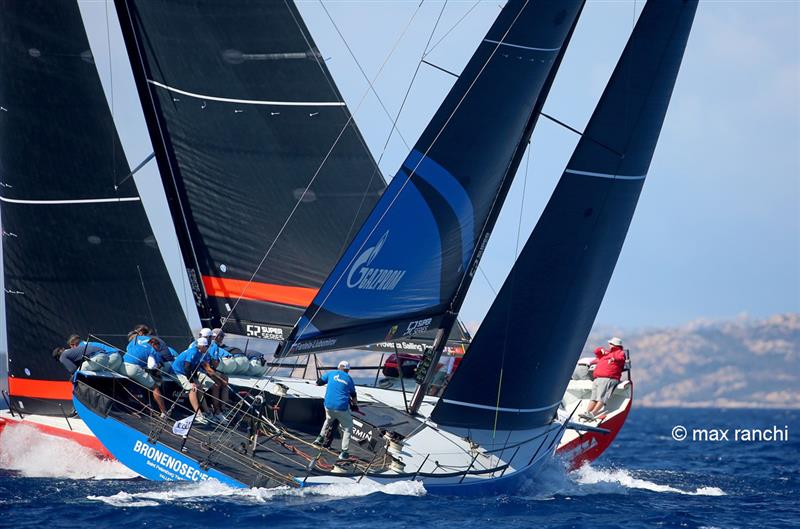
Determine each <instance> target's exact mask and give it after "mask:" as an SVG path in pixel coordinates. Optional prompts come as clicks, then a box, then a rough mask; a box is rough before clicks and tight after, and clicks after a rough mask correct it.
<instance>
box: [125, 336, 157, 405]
mask: <svg viewBox="0 0 800 529" xmlns="http://www.w3.org/2000/svg"><path fill="white" fill-rule="evenodd" d="M122 361H123V363H122V374H124V375H125V376H127V377H128V378H130V379H131V380H133V381H135V382H138V383H139V384H141V385H142V386H144V387H146V388H147V389H149V390H151V391H152V392H153V399H154V400H155V401H156V404H158V409H160V410H161V416H162V418H164V417H166V416H167V409H166V408H165V407H164V400H163V399H162V398H161V390H160V389H159V388H158V384H157V383H156V380H155V379H154V378H153V376H152V375H151V374H150V373H148V372H147V371H148V370H151V371H152V370H156V369H158V366H159V363H160V357H159V355H158V353H157V352H156V350H155V349H153V348H152V347H151V346H150V344H148V343H138V340H137V339H136V338H135V337H133V338H132V339H131V341H129V342H128V347H127V350H126V351H125V356H123V357H122Z"/></svg>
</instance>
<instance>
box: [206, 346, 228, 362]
mask: <svg viewBox="0 0 800 529" xmlns="http://www.w3.org/2000/svg"><path fill="white" fill-rule="evenodd" d="M207 354H208V357H209V358H211V359H212V360H222V359H223V358H226V357H228V356H231V353H230V352H229V351H228V350H227V349H225V348H224V347H222V346H221V345H219V344H218V343H217V342H211V345H209V346H208V353H207Z"/></svg>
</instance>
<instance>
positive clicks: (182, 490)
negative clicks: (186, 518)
mask: <svg viewBox="0 0 800 529" xmlns="http://www.w3.org/2000/svg"><path fill="white" fill-rule="evenodd" d="M166 487H168V488H165V489H161V490H153V491H146V492H135V493H133V494H130V493H127V492H124V491H120V492H118V493H117V494H114V495H112V496H87V499H89V500H94V501H101V502H103V503H107V504H108V505H113V506H114V507H156V506H159V505H162V504H165V503H173V502H186V503H191V502H194V501H201V500H205V499H208V498H217V499H220V500H227V501H237V502H243V503H266V502H268V501H270V500H273V499H276V498H285V497H303V496H326V497H331V498H353V497H357V496H367V495H369V494H374V493H382V494H389V495H395V496H422V495H424V494H425V493H426V492H425V488H424V487H423V486H422V483H420V482H418V481H398V482H395V483H390V484H387V485H376V484H371V483H349V484H336V485H315V486H310V487H304V488H301V489H299V488H290V487H275V488H271V489H265V488H253V489H236V488H233V487H229V486H227V485H224V484H222V483H220V482H219V481H216V480H213V479H212V480H208V481H201V482H198V483H191V484H186V483H170V484H168V485H166Z"/></svg>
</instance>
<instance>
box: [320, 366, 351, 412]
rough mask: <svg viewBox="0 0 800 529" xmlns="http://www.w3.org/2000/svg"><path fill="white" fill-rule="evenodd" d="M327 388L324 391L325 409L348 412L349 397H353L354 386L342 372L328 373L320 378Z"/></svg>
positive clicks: (348, 376)
mask: <svg viewBox="0 0 800 529" xmlns="http://www.w3.org/2000/svg"><path fill="white" fill-rule="evenodd" d="M320 380H322V381H323V382H324V383H325V384H327V385H328V387H327V388H326V389H325V407H326V408H328V409H329V410H338V411H343V410H349V409H350V396H351V395H353V396H355V394H356V385H355V383H354V382H353V379H352V378H350V375H348V374H347V373H345V372H344V371H339V370H338V369H337V370H336V371H328V372H327V373H325V374H324V375H322V376H321V377H320Z"/></svg>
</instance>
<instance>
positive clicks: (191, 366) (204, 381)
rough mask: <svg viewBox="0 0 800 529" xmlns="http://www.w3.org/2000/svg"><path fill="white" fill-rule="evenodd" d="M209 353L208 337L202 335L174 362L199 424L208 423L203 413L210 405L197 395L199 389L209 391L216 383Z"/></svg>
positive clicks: (175, 369) (176, 373) (173, 372)
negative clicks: (212, 376)
mask: <svg viewBox="0 0 800 529" xmlns="http://www.w3.org/2000/svg"><path fill="white" fill-rule="evenodd" d="M207 353H208V339H207V338H202V337H201V338H198V339H197V340H195V345H194V346H191V347H189V348H187V349H186V350H185V351H183V352H182V353H181V354H179V355H178V356H177V357H176V358H175V360H174V361H173V362H172V374H173V375H174V376H175V378H176V379H177V380H178V383H180V385H181V387H182V388H183V389H184V390H185V391H188V392H189V403H190V404H191V406H192V409H193V410H194V412H195V414H196V416H195V421H196V422H197V423H198V424H207V423H208V419H206V417H205V415H204V413H203V412H204V411H207V410H208V407H207V405H206V404H205V401H204V400H201V399H200V397H199V396H198V395H197V393H198V390H200V391H208V390H209V389H211V387H212V386H213V385H214V379H213V378H211V375H212V374H213V373H214V370H213V369H212V368H211V366H210V365H209V360H210V359H209V358H208V354H207ZM194 380H197V382H194Z"/></svg>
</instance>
